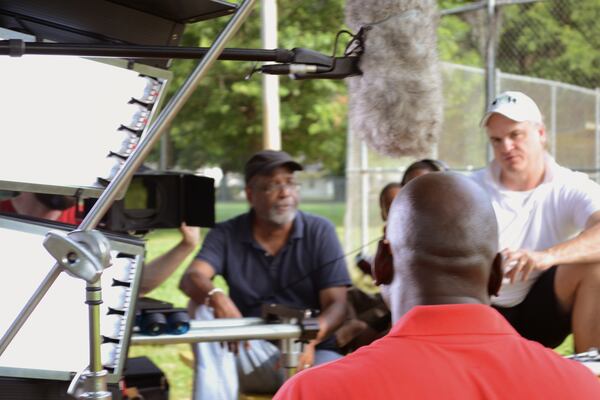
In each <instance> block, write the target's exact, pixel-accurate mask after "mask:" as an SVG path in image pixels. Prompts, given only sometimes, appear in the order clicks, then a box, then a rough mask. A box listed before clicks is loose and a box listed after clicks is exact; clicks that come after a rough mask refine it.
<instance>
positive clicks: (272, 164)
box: [244, 150, 304, 185]
mask: <svg viewBox="0 0 600 400" xmlns="http://www.w3.org/2000/svg"><path fill="white" fill-rule="evenodd" d="M282 166H286V167H288V168H289V169H290V171H302V170H303V169H304V168H303V167H302V165H300V164H299V163H297V162H296V161H294V160H293V159H292V157H291V156H290V155H289V154H288V153H286V152H285V151H277V150H263V151H259V152H258V153H256V154H254V155H253V156H252V157H250V159H249V160H248V161H247V162H246V166H245V167H244V178H245V181H246V185H247V184H248V182H250V180H251V179H252V178H253V177H254V176H255V175H266V174H270V173H271V172H272V171H273V170H274V169H275V168H277V167H282Z"/></svg>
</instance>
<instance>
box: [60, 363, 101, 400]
mask: <svg viewBox="0 0 600 400" xmlns="http://www.w3.org/2000/svg"><path fill="white" fill-rule="evenodd" d="M106 376H107V372H106V371H105V370H102V371H99V372H96V373H93V374H92V373H91V372H90V370H89V369H87V368H86V369H84V370H83V371H81V372H79V373H78V374H77V375H76V376H75V378H73V380H72V381H71V384H70V385H69V388H68V389H67V393H68V394H69V395H71V396H72V397H74V398H76V399H96V400H110V399H111V398H112V395H111V393H110V392H108V391H106V390H105V389H106Z"/></svg>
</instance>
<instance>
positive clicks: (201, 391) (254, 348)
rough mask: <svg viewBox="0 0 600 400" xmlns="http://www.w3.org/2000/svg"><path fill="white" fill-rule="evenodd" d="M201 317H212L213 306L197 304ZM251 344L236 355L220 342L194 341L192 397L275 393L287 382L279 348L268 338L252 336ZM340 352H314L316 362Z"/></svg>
mask: <svg viewBox="0 0 600 400" xmlns="http://www.w3.org/2000/svg"><path fill="white" fill-rule="evenodd" d="M194 318H195V319H198V320H205V321H206V320H212V319H214V315H213V313H212V309H211V308H209V307H206V306H204V305H201V306H198V307H197V308H196V310H195V312H194ZM248 343H249V346H248V347H247V348H246V346H239V350H238V354H237V355H234V354H233V353H231V352H230V351H229V350H227V347H226V346H221V343H216V342H215V343H195V344H193V345H192V349H193V351H194V356H195V360H196V362H195V371H194V394H193V400H237V399H238V396H239V392H242V393H254V394H263V393H268V394H272V393H275V392H276V391H277V389H279V387H280V386H281V385H282V384H283V382H284V379H285V377H284V372H283V368H281V366H280V351H279V349H278V348H277V346H275V345H273V344H272V343H270V342H268V341H266V340H249V341H248ZM340 357H341V355H340V354H338V353H336V352H334V351H329V350H317V351H316V352H315V364H322V363H324V362H328V361H332V360H335V359H337V358H340Z"/></svg>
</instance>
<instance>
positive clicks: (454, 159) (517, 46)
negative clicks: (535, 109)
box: [344, 0, 600, 250]
mask: <svg viewBox="0 0 600 400" xmlns="http://www.w3.org/2000/svg"><path fill="white" fill-rule="evenodd" d="M476 3H479V4H481V5H485V4H484V3H485V2H471V3H468V2H465V1H458V0H457V1H440V4H442V5H443V6H444V7H446V11H448V10H450V9H451V8H455V9H457V7H458V9H462V10H468V11H464V12H460V13H455V14H452V13H447V15H444V16H443V17H442V19H441V23H440V28H439V33H440V35H439V37H440V40H439V48H440V56H441V58H442V60H443V61H444V64H443V69H442V74H443V83H444V102H445V103H444V124H443V128H442V133H441V137H440V141H439V143H438V145H437V148H435V149H433V150H432V154H431V156H432V157H434V158H439V159H441V160H444V161H445V162H446V163H447V164H448V165H449V166H450V167H451V168H452V169H455V170H459V171H468V170H472V169H477V168H481V167H483V166H485V165H486V163H487V161H488V159H489V157H490V153H489V151H488V144H487V138H486V135H485V133H484V132H483V130H482V129H481V128H480V127H479V121H480V119H481V117H482V115H483V112H484V109H485V104H486V86H487V82H486V77H487V76H488V75H489V74H488V71H487V70H486V67H488V66H490V65H491V66H495V71H496V73H495V78H494V81H493V82H492V83H491V87H492V88H493V89H494V90H495V91H496V93H499V92H501V91H504V90H519V91H523V92H525V93H527V94H529V95H530V96H531V97H532V98H533V99H534V100H535V101H536V102H537V103H538V105H539V106H540V108H541V110H542V113H543V114H544V119H545V123H546V128H547V131H548V135H549V151H550V152H551V153H552V154H553V155H554V156H555V157H556V159H557V161H558V162H559V163H560V164H562V165H565V166H567V167H570V168H573V169H576V170H580V171H584V172H587V173H589V174H590V175H591V176H592V177H593V178H595V179H596V180H598V179H599V178H600V176H599V175H600V174H599V173H598V171H600V91H599V90H598V89H596V87H597V86H599V85H600V68H599V67H600V50H599V49H600V24H597V20H598V16H600V1H598V0H577V1H575V0H554V1H537V2H536V1H532V2H527V4H507V3H509V2H507V1H504V2H500V1H497V2H496V3H497V4H498V6H497V7H496V9H495V13H494V14H493V15H492V16H491V15H490V14H489V13H488V12H487V11H488V10H487V9H486V7H483V8H479V9H478V10H473V8H475V7H472V6H474V5H476ZM513 3H519V2H513ZM520 3H523V2H522V1H521V2H520ZM500 4H507V5H500ZM494 27H495V29H497V35H496V36H495V37H494V40H492V42H491V43H492V44H493V43H494V42H495V43H496V46H495V48H494V49H495V50H496V51H495V54H496V57H495V59H494V60H491V61H492V62H490V60H486V56H485V55H486V54H490V53H489V52H488V50H489V49H488V48H487V47H486V46H488V43H490V42H489V41H488V38H489V35H490V34H491V33H490V30H492V29H494ZM493 53H494V52H492V54H493ZM347 157H348V158H347V185H348V188H350V189H349V190H348V192H347V193H348V195H347V200H346V219H345V228H346V229H345V238H344V243H345V246H346V248H347V249H348V250H350V249H356V248H358V247H360V246H362V245H365V244H367V243H371V242H373V241H374V240H375V239H376V238H377V237H379V236H381V225H382V221H381V218H380V216H379V202H378V196H379V191H380V190H381V188H382V187H383V186H384V185H385V184H387V183H388V182H392V181H396V182H398V181H399V180H400V179H401V176H402V173H403V171H404V169H405V167H406V166H407V165H408V164H410V163H411V162H412V161H414V160H413V159H410V158H406V159H390V158H385V157H382V156H381V155H379V154H376V153H374V152H372V151H371V150H369V149H368V148H367V147H366V145H365V144H364V143H362V142H361V141H360V140H357V139H356V138H355V137H354V136H353V135H349V144H348V156H347Z"/></svg>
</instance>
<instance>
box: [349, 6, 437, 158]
mask: <svg viewBox="0 0 600 400" xmlns="http://www.w3.org/2000/svg"><path fill="white" fill-rule="evenodd" d="M438 18H439V14H438V11H437V4H436V2H435V1H434V0H347V1H346V24H347V25H348V26H349V27H350V28H351V29H352V30H353V31H355V32H357V31H358V30H359V29H360V28H361V27H363V28H365V35H364V43H363V48H364V53H363V54H362V57H361V61H360V68H361V70H362V72H363V75H362V76H358V77H352V78H348V79H347V81H348V89H349V96H350V103H349V104H350V105H349V122H350V129H351V131H352V132H355V133H356V134H358V135H360V136H361V137H362V138H364V139H365V140H366V141H367V143H368V144H369V145H370V146H371V147H373V148H374V149H375V150H376V151H378V152H379V153H382V154H385V155H389V156H396V157H399V156H406V155H410V156H415V157H417V156H424V155H427V154H428V153H429V152H430V151H431V148H432V146H433V145H435V144H436V143H437V139H438V136H439V131H440V128H441V123H442V114H443V99H442V78H441V70H440V64H439V60H438V55H437V32H436V27H437V21H438Z"/></svg>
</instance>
